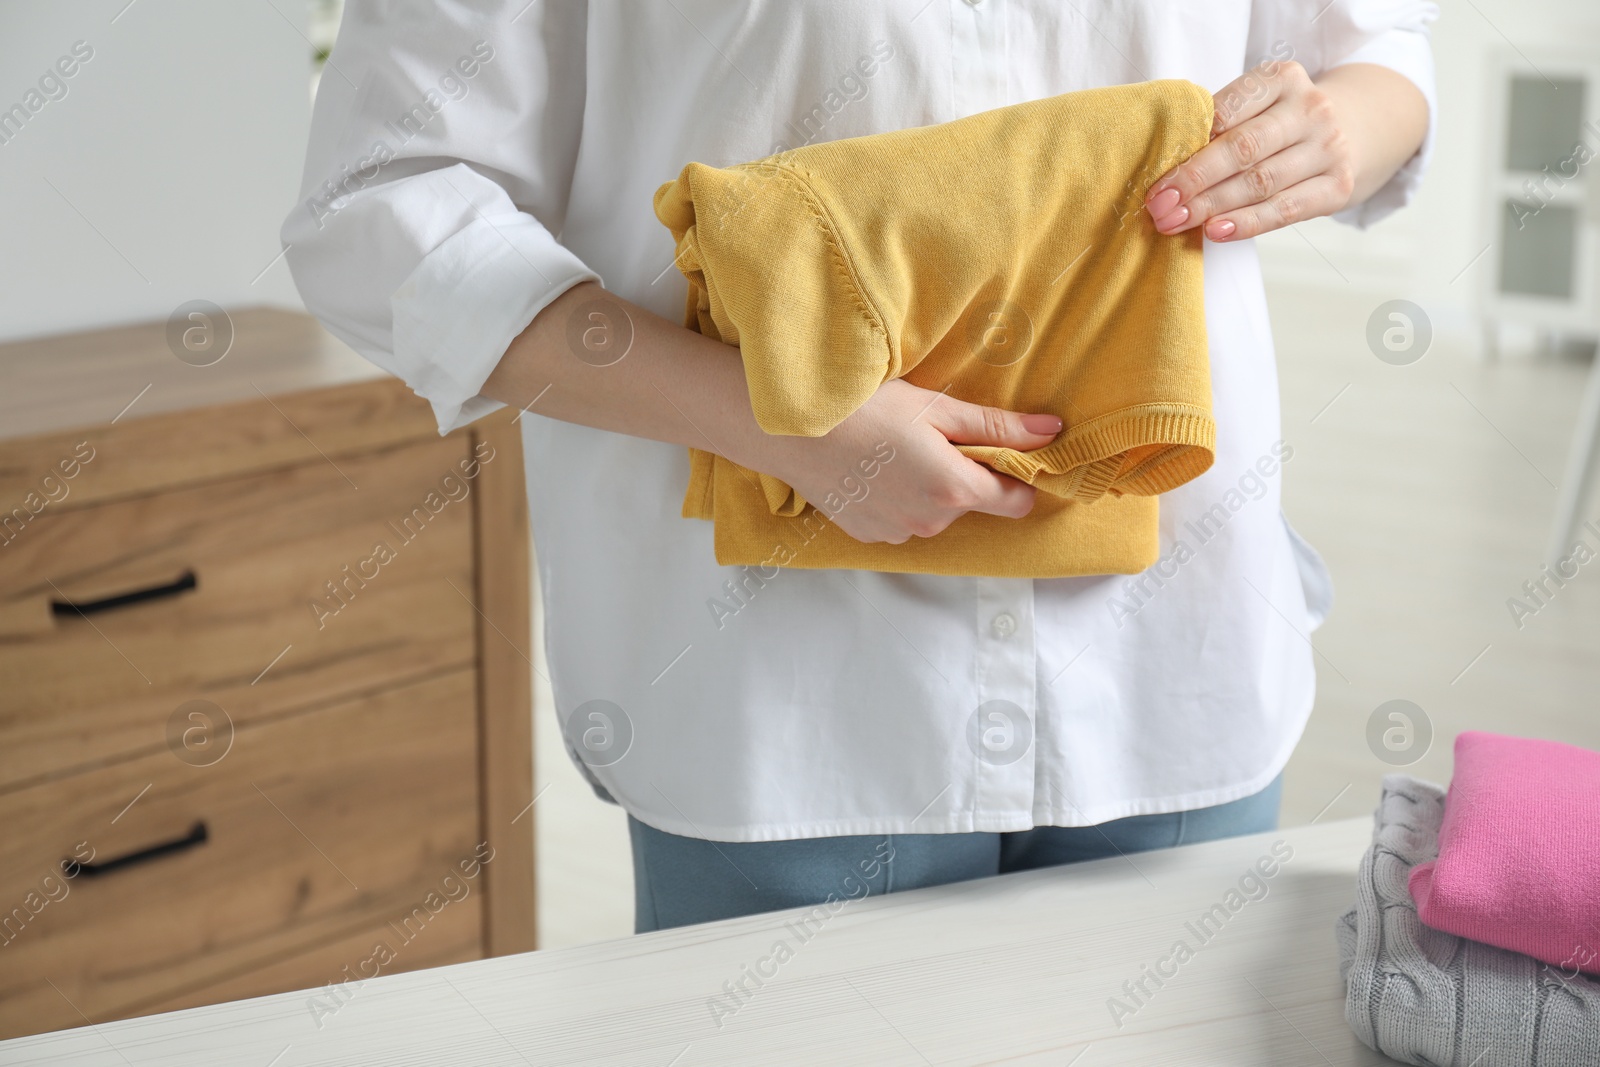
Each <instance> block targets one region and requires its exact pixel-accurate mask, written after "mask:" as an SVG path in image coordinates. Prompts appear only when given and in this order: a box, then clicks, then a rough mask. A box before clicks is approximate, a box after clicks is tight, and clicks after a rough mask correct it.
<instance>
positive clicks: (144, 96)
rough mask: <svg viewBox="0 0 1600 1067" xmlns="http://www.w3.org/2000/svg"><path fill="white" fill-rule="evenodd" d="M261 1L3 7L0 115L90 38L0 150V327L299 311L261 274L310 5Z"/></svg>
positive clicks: (307, 65)
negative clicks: (205, 305)
mask: <svg viewBox="0 0 1600 1067" xmlns="http://www.w3.org/2000/svg"><path fill="white" fill-rule="evenodd" d="M274 2H276V3H277V5H278V6H277V7H274V6H273V4H272V2H269V0H249V2H232V0H230V2H219V0H136V2H135V3H133V5H132V6H131V7H129V6H127V3H128V0H85V2H82V3H71V4H58V3H46V2H44V0H32V2H27V3H23V2H20V0H19V2H15V3H3V4H0V111H3V110H6V109H9V108H10V107H11V106H12V105H13V104H17V103H21V102H23V100H24V95H25V94H26V93H27V92H28V90H30V89H37V88H38V80H39V78H40V76H41V75H44V74H45V73H46V72H47V71H49V70H51V68H52V67H53V65H54V64H55V62H56V61H57V59H58V58H60V57H62V56H65V55H69V54H70V52H71V49H72V46H73V44H74V42H76V41H80V40H81V41H84V42H86V43H87V45H88V46H89V47H90V48H92V49H93V57H92V58H91V59H89V60H88V61H87V62H86V63H83V64H82V66H81V67H80V69H78V71H77V72H76V74H75V75H74V76H73V77H71V78H70V79H64V81H65V85H66V87H67V93H66V95H65V96H64V97H62V98H61V99H56V100H49V101H47V102H45V103H44V105H43V106H42V107H40V108H39V110H38V111H37V113H35V114H33V115H31V117H30V118H29V119H28V120H27V122H26V123H25V124H24V125H23V126H22V129H21V130H20V132H13V130H12V128H11V127H7V128H6V130H5V132H6V133H7V135H8V136H9V137H10V140H9V141H8V142H7V143H3V144H0V203H4V204H5V209H4V210H3V211H0V339H11V338H18V337H27V336H34V335H38V334H44V333H56V332H60V331H64V330H73V329H84V328H89V327H93V326H100V325H107V324H112V323H119V322H127V321H132V320H139V319H163V320H164V319H165V318H166V317H167V316H168V315H169V314H170V313H171V312H172V311H173V309H174V308H176V307H177V306H178V305H180V304H182V303H184V302H186V301H189V300H194V299H206V300H210V301H212V302H214V303H216V304H220V305H222V306H223V307H240V306H245V305H247V304H261V303H265V304H278V305H283V306H288V307H299V306H300V302H299V298H298V297H297V296H296V294H295V291H294V286H293V284H292V283H291V281H290V278H289V272H288V269H287V268H286V267H285V265H284V264H283V262H282V261H281V260H280V261H279V262H278V263H276V264H275V265H274V266H272V267H271V269H269V270H267V271H266V273H265V274H261V272H262V270H263V268H266V267H267V265H268V264H269V263H271V262H272V260H273V259H274V257H276V256H277V255H278V252H279V249H280V246H279V244H278V238H277V232H278V226H279V223H280V222H281V221H282V219H283V217H284V215H286V214H287V213H288V211H289V209H290V207H291V206H292V204H293V203H294V200H295V195H296V193H297V191H298V188H299V180H300V167H301V162H302V159H303V157H304V154H305V141H306V132H307V129H308V126H309V122H310V101H309V89H308V85H309V77H310V71H311V47H310V45H308V44H307V43H306V41H305V39H304V37H303V36H302V35H303V34H304V33H305V32H306V24H307V11H306V5H305V3H304V2H296V0H274ZM124 8H126V9H125V10H124ZM119 12H120V14H119ZM113 19H114V20H115V21H113ZM53 91H57V92H59V91H58V90H53ZM47 183H48V184H47ZM51 184H53V185H54V186H55V187H56V189H58V190H60V193H59V194H58V193H57V192H56V191H55V190H53V189H52V188H51ZM63 197H65V199H63ZM69 201H70V204H69V203H68V202H69ZM80 213H81V215H80ZM97 230H98V231H99V232H98V233H97V232H96V231H97ZM130 264H131V265H130ZM141 275H142V277H141ZM258 275H260V278H259V280H257V276H258Z"/></svg>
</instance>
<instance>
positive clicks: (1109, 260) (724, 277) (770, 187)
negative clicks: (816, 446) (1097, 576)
mask: <svg viewBox="0 0 1600 1067" xmlns="http://www.w3.org/2000/svg"><path fill="white" fill-rule="evenodd" d="M1211 119H1212V103H1211V96H1210V94H1209V93H1207V92H1206V91H1205V90H1204V89H1202V88H1200V87H1199V86H1196V85H1193V84H1191V83H1188V82H1183V81H1162V82H1149V83H1144V84H1139V85H1129V86H1117V87H1112V88H1106V89H1094V90H1088V91H1084V92H1078V93H1069V94H1066V95H1063V96H1057V97H1052V98H1049V99H1044V100H1037V101H1031V102H1029V103H1025V104H1018V105H1015V106H1012V107H1005V108H999V109H997V110H994V111H989V112H984V113H982V114H979V115H974V116H971V117H969V118H965V119H960V120H957V121H955V122H950V123H944V124H941V125H937V126H928V127H920V128H916V129H910V130H901V131H896V132H893V133H884V134H875V135H872V136H868V137H859V138H852V139H848V140H842V141H834V142H829V143H826V144H819V145H811V146H806V147H804V148H800V149H797V150H795V151H792V152H788V153H785V154H783V155H780V156H774V157H771V158H768V159H764V160H759V161H756V162H753V163H747V164H742V165H739V166H734V167H727V168H716V167H709V166H705V165H703V164H698V163H691V164H689V165H688V166H686V167H685V168H684V169H683V171H682V173H681V174H680V175H679V176H678V178H677V179H676V180H675V181H672V182H668V183H667V184H665V185H663V186H662V187H661V188H660V189H659V190H658V191H657V193H656V197H655V209H656V214H657V217H658V218H659V219H660V220H661V221H662V223H663V224H665V225H666V226H667V227H668V229H669V230H670V231H671V232H672V235H673V237H674V238H675V240H676V242H677V264H678V266H679V267H680V269H681V270H682V271H683V273H684V275H685V276H686V277H687V278H688V279H689V282H690V285H689V293H688V306H687V308H686V323H687V324H688V325H689V326H690V327H691V328H694V329H697V330H699V331H700V332H702V333H704V334H706V335H707V336H710V337H714V338H717V339H719V340H722V341H725V342H727V343H729V344H734V345H737V346H738V347H739V349H740V354H741V358H742V360H743V364H744V368H745V374H746V379H747V381H748V384H749V388H750V397H751V404H752V407H753V409H754V412H755V416H756V419H757V421H758V423H759V424H760V425H761V427H762V428H763V429H764V430H766V431H767V432H769V433H780V434H797V435H805V436H818V435H821V434H824V433H826V432H828V430H830V429H832V428H833V427H834V426H836V425H837V424H838V423H839V422H840V421H842V420H843V419H844V418H846V417H847V416H848V415H850V414H851V413H852V412H853V411H855V410H856V409H857V408H859V407H860V406H861V404H862V403H864V402H865V401H866V399H867V398H868V397H870V396H871V395H872V394H873V392H874V391H875V390H876V389H877V388H878V387H879V386H880V385H881V384H882V383H883V382H884V381H886V380H889V379H892V378H897V377H904V378H905V379H906V380H908V381H910V382H912V383H913V384H916V385H920V386H923V387H925V388H929V389H933V390H936V391H937V390H943V391H947V392H948V393H949V394H950V395H951V396H955V397H958V398H960V399H963V400H968V401H971V402H974V403H982V404H993V405H996V406H1000V407H1005V408H1009V409H1013V410H1020V411H1028V412H1033V411H1040V412H1049V413H1053V414H1056V415H1059V416H1060V417H1061V418H1062V420H1063V422H1064V423H1065V427H1066V428H1065V430H1064V431H1063V433H1062V434H1061V435H1060V437H1058V438H1057V440H1056V441H1055V442H1053V443H1052V444H1051V445H1049V446H1048V447H1046V448H1043V449H1039V450H1036V451H1032V452H1018V451H1015V450H1012V449H1002V448H992V447H980V446H961V447H962V451H963V452H965V453H966V454H967V455H969V456H971V457H972V458H973V459H976V460H978V461H979V462H983V463H986V464H988V465H989V466H991V467H993V468H994V469H996V470H999V471H1002V472H1003V473H1006V474H1009V475H1011V476H1013V477H1016V478H1019V479H1021V480H1022V481H1025V482H1028V483H1030V484H1033V485H1035V486H1037V487H1038V488H1040V489H1041V490H1042V491H1044V492H1047V493H1050V494H1053V495H1055V496H1057V497H1060V498H1062V499H1064V500H1068V501H1073V502H1076V503H1080V504H1092V503H1094V502H1095V501H1097V500H1100V499H1101V498H1103V497H1106V496H1108V495H1109V496H1112V497H1115V496H1121V495H1123V494H1133V495H1142V496H1151V495H1154V494H1158V493H1161V492H1165V491H1166V490H1169V489H1171V488H1174V487H1175V486H1177V485H1180V484H1182V483H1183V482H1185V481H1188V480H1189V479H1191V478H1193V477H1195V476H1197V475H1198V474H1200V473H1202V472H1203V471H1204V470H1205V469H1206V468H1207V467H1209V465H1210V463H1211V459H1212V447H1213V443H1214V438H1215V427H1214V424H1213V423H1212V420H1211V407H1210V378H1209V366H1208V362H1207V356H1206V339H1205V308H1204V288H1203V280H1204V279H1203V272H1202V266H1201V259H1202V252H1201V238H1200V235H1199V233H1198V232H1196V231H1191V232H1190V233H1188V234H1184V235H1181V236H1164V235H1160V234H1157V233H1156V232H1155V231H1154V228H1153V227H1152V226H1151V224H1150V221H1149V219H1148V218H1147V216H1146V213H1145V212H1144V211H1143V196H1144V192H1145V190H1146V189H1147V188H1148V187H1149V185H1150V184H1151V183H1153V182H1154V181H1155V179H1156V178H1158V177H1159V176H1161V175H1162V174H1163V173H1165V172H1166V171H1167V170H1169V169H1171V167H1172V166H1174V165H1176V164H1177V163H1178V162H1180V161H1181V160H1183V159H1185V158H1187V157H1188V156H1189V155H1191V154H1193V153H1194V152H1195V151H1197V150H1198V149H1199V148H1201V147H1203V146H1204V145H1205V143H1206V141H1207V139H1208V137H1209V132H1210V127H1211ZM722 463H726V461H720V462H719V460H718V459H717V458H715V457H710V456H708V455H705V454H699V455H696V456H695V458H694V463H693V475H692V478H691V484H690V486H689V492H688V494H687V495H686V498H685V502H684V514H685V515H698V516H702V517H707V518H713V519H714V520H717V521H721V520H720V519H719V518H718V516H719V515H722V514H725V513H728V507H729V505H730V503H733V502H737V503H736V506H737V507H738V508H739V509H742V510H749V509H750V508H752V507H755V506H758V505H759V506H761V507H764V508H765V509H766V510H767V511H768V513H769V514H770V515H795V514H799V513H800V512H801V511H803V510H804V508H805V506H806V502H805V501H802V500H800V499H799V498H798V497H797V496H796V495H795V494H794V493H792V491H790V490H789V489H788V487H787V486H784V485H783V484H782V483H781V482H779V481H777V480H776V479H773V478H770V477H768V476H762V475H756V474H754V472H748V471H743V470H742V469H737V468H735V469H734V470H733V471H732V472H731V473H735V474H737V480H738V481H742V482H744V483H745V484H744V485H743V486H735V485H732V484H730V482H729V479H728V478H727V477H721V478H719V477H718V470H719V467H720V464H722ZM728 466H729V467H732V465H731V464H729V465H728ZM722 473H723V474H724V475H726V474H728V473H730V472H729V471H723V472H722ZM752 486H758V487H759V490H760V492H759V494H752V493H751V491H750V489H751V487H752ZM724 489H726V490H727V492H728V494H730V495H729V496H728V500H727V501H721V502H719V499H718V497H719V495H722V491H723V490H724ZM1021 521H1022V522H1023V523H1027V522H1029V521H1030V520H1021ZM730 522H731V523H733V524H734V525H737V522H735V521H734V520H732V519H730ZM941 536H943V535H941ZM1145 540H1148V538H1146V539H1145ZM721 541H722V537H721V536H720V535H719V545H720V543H721ZM719 551H720V550H719ZM1089 555H1093V553H1089Z"/></svg>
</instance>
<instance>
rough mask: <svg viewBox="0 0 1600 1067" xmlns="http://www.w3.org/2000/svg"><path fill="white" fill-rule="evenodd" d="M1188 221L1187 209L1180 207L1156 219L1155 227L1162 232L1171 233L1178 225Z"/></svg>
mask: <svg viewBox="0 0 1600 1067" xmlns="http://www.w3.org/2000/svg"><path fill="white" fill-rule="evenodd" d="M1188 221H1189V209H1188V208H1186V207H1180V208H1179V209H1178V210H1176V211H1174V212H1172V213H1170V214H1168V215H1164V216H1162V217H1161V218H1159V219H1156V229H1157V230H1160V231H1161V232H1162V233H1171V232H1172V231H1173V230H1176V229H1177V228H1178V227H1179V226H1182V225H1183V224H1184V223H1186V222H1188Z"/></svg>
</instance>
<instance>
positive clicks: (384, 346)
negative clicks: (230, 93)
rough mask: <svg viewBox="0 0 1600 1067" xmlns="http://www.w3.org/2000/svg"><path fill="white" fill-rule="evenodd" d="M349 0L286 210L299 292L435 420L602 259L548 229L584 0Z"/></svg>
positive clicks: (576, 98)
mask: <svg viewBox="0 0 1600 1067" xmlns="http://www.w3.org/2000/svg"><path fill="white" fill-rule="evenodd" d="M516 6H517V5H508V4H501V3H496V2H479V3H452V4H441V5H408V6H403V5H388V4H381V3H378V2H376V0H352V2H351V3H350V4H349V6H348V7H347V8H346V11H345V16H344V21H343V24H342V26H341V29H340V34H339V40H338V43H337V45H336V46H335V48H334V50H333V54H332V55H331V56H330V57H329V61H328V66H327V68H326V69H325V71H324V73H323V75H322V80H321V85H320V88H319V91H318V96H317V103H316V108H315V111H314V114H313V118H312V131H311V140H310V145H309V148H308V150H307V157H306V169H305V175H304V178H303V180H302V183H301V186H302V187H301V199H300V202H299V203H298V204H296V206H295V208H294V209H293V211H291V212H290V214H289V217H288V219H287V220H286V221H285V222H284V225H283V229H282V233H281V236H282V239H283V242H284V244H285V245H286V246H287V248H288V252H287V260H288V263H289V267H290V270H291V271H292V273H293V275H294V279H295V284H296V285H297V286H298V287H299V290H300V294H301V297H302V299H304V301H305V303H306V307H307V308H308V309H309V310H310V311H311V312H312V313H313V314H315V315H316V316H317V317H318V318H319V319H320V320H321V321H322V322H323V324H324V325H325V326H327V328H328V329H329V330H330V331H331V332H332V333H334V334H335V335H336V336H338V337H339V338H340V339H342V340H343V341H345V342H346V343H347V344H349V345H351V346H352V347H353V348H355V349H356V351H358V352H360V353H361V354H362V355H363V356H365V357H366V358H367V359H369V360H371V361H372V362H374V363H376V364H377V365H378V366H380V367H383V368H384V369H385V370H388V371H389V372H391V373H393V374H395V375H396V376H398V377H399V378H401V379H402V380H403V381H405V383H406V384H407V385H408V386H410V387H411V388H412V389H413V390H414V391H415V392H416V393H417V394H418V395H419V396H421V397H423V398H424V399H426V400H427V401H428V402H429V403H430V404H431V405H432V407H433V412H434V416H435V418H436V419H437V421H438V424H439V432H440V433H448V432H449V431H451V430H453V429H455V428H456V427H458V426H462V425H465V424H466V423H468V422H471V421H472V420H474V419H477V418H480V417H482V416H483V415H486V414H488V413H489V412H491V411H493V410H495V409H496V408H498V407H501V406H502V405H501V404H499V403H498V402H496V401H492V400H489V399H487V398H485V397H482V396H480V395H479V390H481V389H482V387H483V383H484V380H485V379H486V378H488V376H489V374H490V372H492V371H493V370H494V368H495V365H496V364H497V363H498V362H499V360H500V357H501V356H502V355H503V354H504V352H505V350H506V347H507V346H508V345H509V344H510V343H511V341H512V340H513V339H514V338H515V337H516V336H517V335H518V334H519V333H521V332H522V330H523V329H524V328H526V327H527V325H528V323H529V322H531V321H532V320H533V318H534V316H535V315H537V314H538V313H539V312H540V311H541V310H543V308H544V307H545V306H546V305H548V304H549V303H550V302H551V301H552V300H554V299H555V298H556V297H558V296H560V295H561V294H562V293H563V292H565V291H566V290H567V289H569V288H571V287H572V286H573V285H576V284H577V283H579V282H581V281H586V280H588V281H599V280H600V276H599V275H598V274H597V273H596V272H595V271H593V270H591V269H590V268H589V267H588V266H586V265H585V264H584V263H583V262H582V261H581V260H580V259H579V258H578V257H577V256H575V255H573V254H572V252H570V251H569V250H568V249H566V248H565V247H564V246H563V245H562V244H561V243H560V242H559V241H558V240H557V239H556V237H555V234H557V233H559V232H560V230H561V225H562V221H563V218H564V216H565V214H566V209H567V197H568V193H569V191H570V186H571V180H572V172H573V167H574V163H575V159H576V155H577V149H578V139H579V135H580V130H581V124H582V120H583V106H584V88H583V87H584V33H585V5H583V4H578V3H548V2H547V3H537V4H533V5H531V6H529V7H527V8H526V9H525V10H523V11H522V12H521V13H520V14H518V11H517V10H516Z"/></svg>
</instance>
